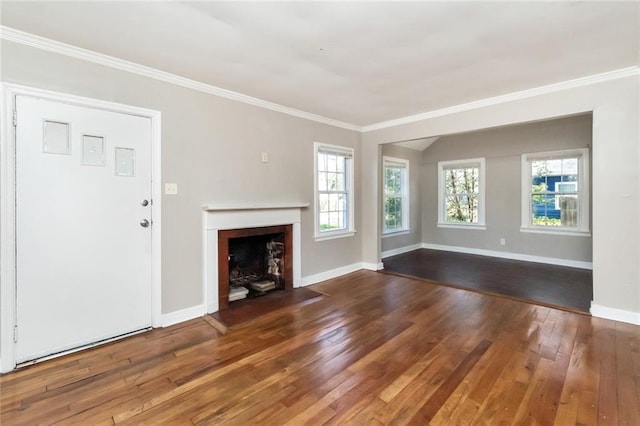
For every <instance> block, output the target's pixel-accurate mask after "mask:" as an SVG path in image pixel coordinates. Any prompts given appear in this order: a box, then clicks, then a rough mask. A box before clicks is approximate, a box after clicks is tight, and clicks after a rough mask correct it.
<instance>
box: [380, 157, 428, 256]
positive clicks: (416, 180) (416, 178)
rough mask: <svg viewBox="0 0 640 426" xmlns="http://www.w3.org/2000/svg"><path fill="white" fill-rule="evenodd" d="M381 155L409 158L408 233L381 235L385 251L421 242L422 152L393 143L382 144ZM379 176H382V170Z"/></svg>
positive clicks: (382, 247)
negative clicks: (409, 207) (409, 208)
mask: <svg viewBox="0 0 640 426" xmlns="http://www.w3.org/2000/svg"><path fill="white" fill-rule="evenodd" d="M382 155H383V156H389V157H395V158H402V159H404V160H409V203H410V206H411V211H410V212H409V227H410V229H409V233H408V234H402V235H394V234H390V235H386V236H385V235H382V241H381V250H382V252H383V253H384V252H386V251H389V250H394V249H398V248H403V247H407V246H412V245H414V244H420V243H421V242H422V215H421V213H420V212H421V198H422V197H421V188H420V169H421V166H422V152H421V151H416V150H415V149H409V148H404V147H401V146H395V145H382ZM380 176H383V174H382V172H381V174H380Z"/></svg>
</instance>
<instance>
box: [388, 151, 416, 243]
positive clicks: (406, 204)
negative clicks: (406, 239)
mask: <svg viewBox="0 0 640 426" xmlns="http://www.w3.org/2000/svg"><path fill="white" fill-rule="evenodd" d="M387 167H395V168H399V169H401V170H402V176H401V178H402V182H401V188H400V197H401V198H402V211H401V213H402V226H401V227H400V228H392V229H386V228H385V219H384V213H385V211H384V208H385V199H386V195H385V185H386V183H387V182H386V172H385V169H386V168H387ZM409 173H410V169H409V160H407V159H405V158H397V157H389V156H386V155H384V156H382V173H381V174H382V206H381V208H382V234H383V235H391V234H396V235H398V234H400V233H401V232H409V230H410V229H411V224H410V223H409V217H410V215H409V212H410V211H411V196H410V194H409V191H410V186H411V185H410V183H409V181H410V178H409Z"/></svg>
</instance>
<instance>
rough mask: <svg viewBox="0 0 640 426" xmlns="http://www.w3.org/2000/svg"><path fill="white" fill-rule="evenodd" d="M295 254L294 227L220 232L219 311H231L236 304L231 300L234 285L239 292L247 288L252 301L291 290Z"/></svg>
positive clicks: (267, 227) (283, 226) (284, 226)
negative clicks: (231, 307) (258, 297)
mask: <svg viewBox="0 0 640 426" xmlns="http://www.w3.org/2000/svg"><path fill="white" fill-rule="evenodd" d="M292 252H293V238H292V225H277V226H264V227H258V228H243V229H225V230H219V231H218V307H219V309H220V310H223V309H227V308H229V304H230V303H233V302H230V301H229V295H230V291H231V290H232V286H233V288H235V290H238V289H239V288H244V289H246V293H247V294H246V297H248V298H253V297H257V296H262V295H266V294H267V293H269V292H271V291H277V290H284V291H291V290H292V289H293V267H292ZM271 283H273V284H271ZM261 286H263V287H265V288H266V290H264V291H263V290H262V289H261ZM243 291H244V290H243Z"/></svg>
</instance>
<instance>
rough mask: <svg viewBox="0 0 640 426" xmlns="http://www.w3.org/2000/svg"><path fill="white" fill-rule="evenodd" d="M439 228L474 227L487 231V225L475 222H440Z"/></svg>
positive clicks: (474, 228) (477, 229)
mask: <svg viewBox="0 0 640 426" xmlns="http://www.w3.org/2000/svg"><path fill="white" fill-rule="evenodd" d="M436 226H437V227H438V228H449V229H473V230H476V231H486V230H487V226H486V225H476V224H475V223H440V222H438V223H437V224H436Z"/></svg>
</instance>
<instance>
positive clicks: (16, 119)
mask: <svg viewBox="0 0 640 426" xmlns="http://www.w3.org/2000/svg"><path fill="white" fill-rule="evenodd" d="M17 125H18V111H17V110H15V109H14V110H13V126H14V127H15V126H17Z"/></svg>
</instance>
